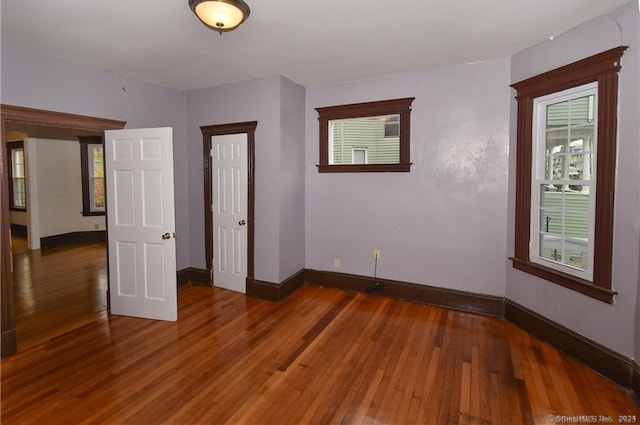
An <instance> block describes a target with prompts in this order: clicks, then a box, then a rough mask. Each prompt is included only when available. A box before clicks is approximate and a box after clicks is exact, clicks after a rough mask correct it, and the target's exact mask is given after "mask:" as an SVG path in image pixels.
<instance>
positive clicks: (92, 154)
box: [78, 136, 105, 216]
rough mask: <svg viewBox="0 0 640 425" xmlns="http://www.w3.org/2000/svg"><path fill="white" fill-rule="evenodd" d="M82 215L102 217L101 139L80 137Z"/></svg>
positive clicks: (102, 171)
mask: <svg viewBox="0 0 640 425" xmlns="http://www.w3.org/2000/svg"><path fill="white" fill-rule="evenodd" d="M78 139H79V140H80V159H81V164H80V168H81V170H82V215H84V216H90V215H104V211H105V197H104V194H105V187H104V148H103V146H104V145H103V143H102V137H94V136H80V137H78Z"/></svg>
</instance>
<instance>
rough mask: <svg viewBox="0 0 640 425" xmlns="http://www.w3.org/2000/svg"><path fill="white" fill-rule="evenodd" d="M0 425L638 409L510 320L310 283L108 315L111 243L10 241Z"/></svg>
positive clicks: (500, 419)
mask: <svg viewBox="0 0 640 425" xmlns="http://www.w3.org/2000/svg"><path fill="white" fill-rule="evenodd" d="M14 261H15V263H16V270H17V273H16V275H17V276H21V278H20V279H16V294H17V295H16V312H17V331H18V338H19V346H18V349H19V352H18V354H16V355H15V356H12V357H10V358H7V359H3V360H2V363H1V368H2V370H1V373H2V377H1V384H2V387H1V398H2V401H1V403H2V405H1V407H2V410H1V417H0V419H1V421H2V424H3V425H5V424H7V425H8V424H42V423H47V424H85V423H86V424H120V423H122V424H266V425H270V424H278V425H283V424H495V425H498V424H504V425H517V424H544V423H552V422H553V420H557V419H561V418H553V417H552V416H551V415H558V416H567V417H571V416H575V415H602V416H608V417H611V418H612V419H613V420H614V422H613V423H617V419H618V415H636V416H637V417H638V421H640V411H639V409H638V408H637V406H635V405H634V404H633V402H632V401H631V400H630V398H629V397H628V396H627V394H626V393H625V392H624V391H623V390H622V389H620V388H619V387H618V386H616V385H615V384H613V383H611V382H609V381H608V380H606V379H605V378H603V377H601V376H599V375H597V374H596V373H594V372H593V371H591V370H590V369H588V368H587V367H585V366H583V365H581V364H579V363H577V362H575V361H574V360H572V359H570V358H568V357H566V356H564V355H563V354H561V353H558V352H557V351H556V350H554V349H552V348H551V347H550V346H548V345H546V344H544V343H541V342H540V341H538V340H536V339H535V338H533V337H531V336H529V335H528V334H526V333H525V332H523V331H521V330H520V329H518V328H516V327H515V326H513V325H512V324H510V323H508V322H506V321H504V320H499V319H495V318H490V317H485V316H481V315H475V314H467V313H461V312H456V311H452V310H446V309H442V308H437V307H430V306H425V305H420V304H414V303H410V302H404V301H397V300H391V299H386V298H382V297H378V296H371V295H366V294H360V293H351V292H345V291H340V290H334V289H326V288H321V287H315V286H303V287H302V288H301V289H299V290H298V291H297V292H295V293H294V294H293V295H292V296H291V297H289V298H288V299H287V300H286V301H285V302H283V303H282V304H273V303H269V302H265V301H260V300H256V299H252V298H247V297H245V296H243V295H241V294H237V293H234V292H230V291H226V290H222V289H215V288H207V287H198V286H184V287H181V288H180V289H179V291H178V298H179V299H178V303H179V314H178V322H176V323H167V322H156V321H151V320H144V319H135V318H129V317H120V316H109V315H107V314H106V312H105V300H104V297H105V295H104V291H105V290H106V286H105V285H106V278H105V274H106V262H105V253H104V246H101V245H84V246H73V247H70V248H68V249H57V250H51V251H49V250H43V251H42V252H41V253H39V254H38V253H36V254H34V253H29V252H26V251H22V252H15V253H14Z"/></svg>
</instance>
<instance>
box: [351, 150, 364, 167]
mask: <svg viewBox="0 0 640 425" xmlns="http://www.w3.org/2000/svg"><path fill="white" fill-rule="evenodd" d="M351 163H352V164H367V148H353V150H352V154H351Z"/></svg>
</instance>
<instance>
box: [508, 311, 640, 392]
mask: <svg viewBox="0 0 640 425" xmlns="http://www.w3.org/2000/svg"><path fill="white" fill-rule="evenodd" d="M505 319H507V320H508V321H509V322H511V323H513V324H514V325H516V326H518V327H519V328H521V329H523V330H525V331H526V332H527V333H529V334H530V335H533V336H535V337H536V338H538V339H539V340H541V341H544V342H546V343H548V344H550V345H552V346H553V347H555V348H556V349H557V350H559V351H561V352H563V353H565V354H567V355H568V356H570V357H573V358H574V359H576V360H578V361H579V362H581V363H584V364H585V365H587V366H589V367H590V368H591V369H593V370H595V371H596V372H598V373H600V374H601V375H603V376H605V377H607V378H609V379H610V380H612V381H613V382H615V383H616V384H618V385H621V386H622V387H624V388H626V389H628V390H629V391H630V392H635V395H636V397H635V398H636V399H637V398H638V394H640V392H639V391H638V385H640V382H638V379H640V368H638V365H637V364H636V363H635V362H634V361H633V360H631V359H629V358H627V357H625V356H622V355H621V354H619V353H617V352H615V351H613V350H611V349H609V348H607V347H605V346H604V345H601V344H598V343H597V342H595V341H593V340H591V339H589V338H587V337H585V336H582V335H580V334H578V333H576V332H574V331H572V330H571V329H569V328H566V327H564V326H562V325H560V324H558V323H556V322H554V321H552V320H549V319H547V318H546V317H544V316H542V315H540V314H538V313H536V312H534V311H531V310H529V309H527V308H526V307H523V306H521V305H520V304H518V303H516V302H514V301H511V300H509V299H505ZM634 370H635V373H634ZM634 383H635V387H634ZM636 401H638V400H636Z"/></svg>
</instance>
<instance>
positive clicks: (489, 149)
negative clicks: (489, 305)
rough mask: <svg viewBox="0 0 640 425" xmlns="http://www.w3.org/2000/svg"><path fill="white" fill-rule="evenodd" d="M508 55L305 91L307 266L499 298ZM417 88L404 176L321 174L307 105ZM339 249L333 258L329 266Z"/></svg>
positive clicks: (407, 93)
mask: <svg viewBox="0 0 640 425" xmlns="http://www.w3.org/2000/svg"><path fill="white" fill-rule="evenodd" d="M508 82H509V60H508V59H501V60H496V61H490V62H485V63H477V64H469V65H459V66H452V67H447V68H442V69H434V70H431V71H426V72H419V73H410V74H403V75H396V76H389V77H381V78H374V79H367V80H359V81H353V82H346V83H341V84H332V85H323V86H318V87H312V88H307V113H306V135H307V136H306V140H307V141H306V147H307V155H306V257H307V258H306V267H307V268H310V269H316V270H331V271H337V272H345V273H354V274H360V275H369V276H373V273H374V256H373V251H374V249H380V250H381V253H380V254H381V255H380V260H379V262H378V276H379V277H384V278H390V279H397V280H401V281H406V282H413V283H417V284H427V285H435V286H439V287H443V288H452V289H459V290H465V291H470V292H476V293H483V294H491V295H497V296H502V295H504V287H505V273H504V270H505V263H506V249H505V240H506V228H505V222H506V216H507V172H508V161H507V159H508V153H507V151H508V143H509V142H508V114H509V110H508V107H509V88H508ZM401 97H415V98H416V99H415V101H414V102H413V105H412V109H413V112H412V115H411V160H412V162H413V166H412V168H411V172H410V173H336V174H333V173H331V174H320V173H318V171H317V168H316V164H318V162H319V159H318V119H317V118H318V115H317V112H316V111H315V110H314V108H316V107H321V106H331V105H340V104H347V103H355V102H364V101H373V100H384V99H393V98H401ZM334 258H339V259H340V260H341V267H340V268H338V269H335V268H334V265H333V260H334Z"/></svg>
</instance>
